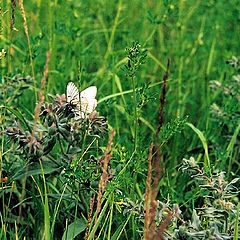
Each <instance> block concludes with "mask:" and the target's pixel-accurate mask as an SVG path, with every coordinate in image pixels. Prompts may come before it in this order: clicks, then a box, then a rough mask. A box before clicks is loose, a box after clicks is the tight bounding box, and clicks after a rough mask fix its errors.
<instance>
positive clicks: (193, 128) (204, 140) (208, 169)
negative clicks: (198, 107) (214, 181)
mask: <svg viewBox="0 0 240 240" xmlns="http://www.w3.org/2000/svg"><path fill="white" fill-rule="evenodd" d="M186 124H187V125H188V126H189V127H190V128H191V129H192V130H193V131H194V132H195V133H196V134H197V135H198V137H199V139H200V140H201V142H202V145H203V149H204V151H205V160H204V168H205V169H206V170H207V171H208V172H210V171H211V168H210V167H211V166H210V159H209V155H208V144H207V140H206V138H205V136H204V134H203V132H201V131H200V130H199V129H198V128H196V127H194V126H193V125H192V124H191V123H186Z"/></svg>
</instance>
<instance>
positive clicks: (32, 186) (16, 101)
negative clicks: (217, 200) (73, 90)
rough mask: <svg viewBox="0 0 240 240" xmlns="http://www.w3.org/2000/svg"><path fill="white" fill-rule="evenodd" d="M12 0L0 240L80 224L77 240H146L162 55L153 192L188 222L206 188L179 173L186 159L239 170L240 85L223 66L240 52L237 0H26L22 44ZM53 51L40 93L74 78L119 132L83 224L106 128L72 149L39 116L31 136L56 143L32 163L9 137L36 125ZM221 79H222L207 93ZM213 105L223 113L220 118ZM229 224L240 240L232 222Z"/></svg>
mask: <svg viewBox="0 0 240 240" xmlns="http://www.w3.org/2000/svg"><path fill="white" fill-rule="evenodd" d="M14 2H15V1H10V0H3V1H0V6H1V15H0V17H1V21H0V27H1V31H0V50H1V49H2V48H3V49H5V51H6V56H3V57H2V58H1V60H0V71H1V74H0V76H1V81H0V124H1V130H0V132H1V135H0V140H1V149H0V178H1V179H2V178H4V177H8V182H7V183H5V182H4V181H3V180H1V182H0V209H1V212H0V239H24V237H25V238H26V239H33V238H34V239H71V236H70V235H71V234H73V235H74V236H75V233H76V232H77V233H78V236H77V237H76V238H75V239H83V238H84V235H85V232H86V229H88V231H89V236H88V238H87V239H94V238H95V239H140V238H141V237H142V236H143V225H144V224H143V223H144V220H143V219H144V212H143V208H142V206H143V205H144V204H143V202H144V194H145V188H146V179H147V170H148V169H147V168H148V163H147V159H148V151H149V145H150V143H151V142H152V141H154V140H155V131H156V128H157V125H158V122H157V114H158V109H159V96H160V92H161V86H162V79H163V74H164V72H165V71H166V65H167V61H168V59H170V62H171V64H170V73H169V77H168V79H167V95H166V103H165V106H164V126H163V128H162V129H161V131H160V137H159V138H158V141H159V143H160V145H161V153H162V156H161V170H162V171H161V179H160V181H159V184H158V191H159V192H158V196H157V199H158V200H159V201H160V202H164V203H167V204H168V206H169V209H173V204H178V205H179V206H180V209H182V213H183V215H182V216H181V217H182V218H183V219H185V220H189V219H190V218H191V216H192V213H193V212H194V211H193V209H195V208H198V207H202V206H203V196H204V194H205V192H202V191H201V189H200V188H198V187H196V188H195V186H196V184H197V183H196V182H197V181H196V179H195V178H189V177H188V176H187V175H186V174H183V173H182V172H181V171H180V170H179V167H180V165H181V164H182V163H183V160H182V159H183V158H186V159H189V158H190V157H191V156H192V157H194V158H195V160H196V162H197V163H198V164H199V165H200V166H201V167H203V169H204V170H205V171H206V172H207V173H209V177H210V176H214V173H215V172H216V171H217V170H219V171H224V172H226V178H227V180H228V181H231V180H232V179H233V178H235V177H236V176H239V174H240V164H239V126H240V125H239V124H240V122H239V112H240V109H239V106H240V104H239V94H240V93H239V90H238V89H239V88H238V87H235V85H234V84H237V83H235V82H234V81H233V76H237V74H239V73H238V72H237V69H234V68H232V67H231V66H229V65H227V64H226V60H228V59H231V58H232V56H238V55H239V52H240V45H239V38H240V24H239V23H240V5H239V1H238V0H231V1H215V0H209V1H201V0H198V1H193V0H188V1H184V0H180V1H174V0H161V1H139V0H133V1H130V2H129V1H125V0H118V1H106V0H95V1H74V0H68V1H60V0H55V1H50V0H49V1H47V0H45V1H41V0H37V1H33V0H28V1H24V9H25V14H26V21H27V26H28V34H29V41H28V37H27V36H26V28H24V20H23V16H22V15H23V13H22V12H21V10H20V9H21V8H20V6H19V3H18V1H17V3H16V7H14ZM11 24H12V25H11ZM10 26H12V27H13V28H12V29H11V27H10ZM136 41H137V42H139V43H140V45H141V47H140V52H141V53H144V52H145V50H147V57H146V58H144V59H142V60H141V61H142V63H141V64H139V63H137V64H136V66H135V67H136V68H134V69H132V70H134V71H135V72H134V74H132V72H131V71H132V70H129V69H128V68H126V66H128V56H129V48H130V47H131V46H132V44H133V42H136ZM48 51H51V58H50V62H49V66H48V77H47V82H46V85H45V89H44V96H45V99H44V101H45V102H48V103H52V101H53V100H52V99H53V98H52V96H55V95H56V94H59V95H61V94H63V93H65V92H66V85H67V83H68V82H69V81H73V82H74V83H75V84H76V85H77V86H78V87H79V89H85V88H87V87H88V86H90V85H96V86H97V88H98V93H97V99H98V106H97V111H98V112H99V114H100V116H104V117H106V118H107V121H108V129H109V130H111V129H114V130H115V132H116V134H115V137H114V139H113V145H112V157H111V160H110V163H109V167H108V169H109V172H110V173H109V174H110V178H109V181H108V184H107V186H106V189H105V191H104V193H103V196H102V199H101V205H102V206H101V211H100V213H99V215H98V217H96V215H95V211H96V202H95V205H94V206H93V213H92V216H91V218H92V219H91V220H92V221H91V222H90V223H89V225H88V218H89V216H88V214H89V212H90V200H91V198H92V197H93V196H94V195H95V197H96V196H97V193H98V184H99V180H100V176H101V173H102V168H101V166H100V162H101V160H100V159H101V157H102V156H103V155H104V151H105V149H106V146H107V143H108V133H105V134H102V135H99V136H100V137H99V136H89V135H88V133H87V129H86V128H87V127H84V129H83V130H82V132H80V133H79V136H81V137H82V138H83V139H84V140H83V141H80V143H79V145H78V148H79V149H80V151H78V152H77V151H76V152H74V153H71V152H69V151H68V150H69V149H67V148H68V146H70V145H68V144H70V141H69V140H68V141H69V142H68V141H67V140H66V139H64V138H61V139H60V138H56V139H55V138H54V137H53V136H55V135H54V134H55V132H51V131H52V130H51V129H50V128H48V127H47V126H45V125H44V124H40V122H41V121H40V120H39V121H38V123H39V125H38V128H39V129H37V132H38V131H39V132H41V134H43V135H44V134H46V136H47V137H48V138H47V140H46V141H47V143H48V144H49V145H51V144H53V141H55V140H56V142H57V143H56V145H54V144H53V145H54V147H53V149H52V150H50V151H51V152H50V153H49V154H48V155H47V158H46V159H45V158H43V159H42V158H41V157H39V158H38V159H35V160H34V161H33V160H31V161H33V162H31V161H30V162H29V159H27V157H26V155H27V152H26V155H17V154H16V151H17V146H18V145H17V144H16V143H15V144H14V143H13V142H10V141H9V137H8V136H7V135H6V134H5V133H6V130H7V129H8V128H9V127H13V126H17V127H19V126H21V128H22V129H23V130H24V131H26V132H29V133H30V132H31V129H32V128H33V125H34V114H35V107H36V100H37V97H38V93H39V91H40V89H41V79H42V78H43V75H44V66H45V63H46V54H47V52H48ZM136 59H137V60H139V59H138V58H136ZM133 62H134V61H133ZM238 64H239V63H238ZM131 74H132V75H131ZM14 76H17V77H15V79H14ZM27 76H29V77H27ZM22 77H24V78H26V79H24V81H23V80H21V78H22ZM216 80H217V81H218V82H219V83H220V84H221V85H222V86H221V87H220V86H219V87H217V88H214V90H213V89H212V88H211V85H212V82H213V81H216ZM236 82H237V81H236ZM238 84H239V83H238ZM214 103H215V104H217V106H219V109H220V110H221V111H222V112H223V113H224V114H222V115H221V114H220V113H219V112H218V113H217V114H215V113H216V108H215V110H214V109H213V108H214V107H213V104H214ZM16 122H18V125H17V124H16ZM61 124H63V123H62V122H61ZM61 124H60V125H59V126H58V130H59V129H60V128H61V127H62V125H61ZM61 130H62V131H64V129H63V128H61ZM109 132H110V131H109ZM41 134H40V135H41ZM47 143H46V144H47ZM66 149H67V150H66ZM74 151H75V149H74ZM91 155H92V156H93V157H94V161H93V162H91V161H90V159H91ZM27 156H28V155H27ZM69 156H71V159H72V160H71V162H70V160H69V159H70V157H69ZM153 157H154V156H153ZM45 160H47V161H45ZM29 163H31V164H30V165H29ZM64 164H65V165H64ZM65 166H68V167H66V168H65ZM79 166H81V167H79ZM65 175H67V178H66V177H65ZM237 184H238V183H237ZM237 186H238V187H239V185H237ZM204 191H205V190H204ZM96 200H97V197H96V199H95V201H96ZM229 201H231V202H233V203H234V206H235V208H234V209H235V210H236V212H235V213H236V215H237V216H238V217H239V204H238V201H239V199H238V198H237V197H234V196H232V198H230V200H229ZM237 205H238V207H237ZM141 211H142V212H141ZM164 216H165V217H166V215H164ZM231 216H232V215H229V219H228V220H229V222H231V221H232V219H231ZM162 220H163V219H162ZM159 221H160V222H161V220H159ZM157 222H158V220H157ZM74 223H76V224H74ZM207 224H208V223H207V222H206V223H204V224H203V225H204V226H206V225H207ZM75 225H76V226H75ZM233 226H235V227H234V239H237V237H238V228H239V227H238V224H237V223H234V224H233ZM174 227H175V228H174ZM174 229H177V226H176V225H174V224H173V223H172V224H169V229H168V231H169V233H170V232H171V231H172V232H173V231H174ZM225 230H226V229H225ZM69 231H70V232H69ZM75 231H76V232H75ZM222 231H223V232H224V230H222ZM63 236H64V237H63ZM62 237H63V238H62Z"/></svg>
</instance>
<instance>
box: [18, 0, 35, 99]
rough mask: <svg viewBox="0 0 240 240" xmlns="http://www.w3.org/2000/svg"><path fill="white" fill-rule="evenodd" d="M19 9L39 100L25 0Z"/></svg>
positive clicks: (20, 2)
mask: <svg viewBox="0 0 240 240" xmlns="http://www.w3.org/2000/svg"><path fill="white" fill-rule="evenodd" d="M19 8H20V11H21V15H22V18H23V26H24V31H25V34H26V37H27V43H28V52H29V58H30V65H31V70H32V78H33V84H34V92H35V98H36V100H37V81H36V78H35V71H34V64H33V55H32V48H31V43H30V37H29V31H28V25H27V18H26V12H25V9H24V4H23V0H19Z"/></svg>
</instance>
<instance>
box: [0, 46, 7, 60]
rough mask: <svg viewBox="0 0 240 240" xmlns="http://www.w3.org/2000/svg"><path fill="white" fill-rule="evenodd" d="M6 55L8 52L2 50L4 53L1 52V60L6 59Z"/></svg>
mask: <svg viewBox="0 0 240 240" xmlns="http://www.w3.org/2000/svg"><path fill="white" fill-rule="evenodd" d="M5 55H6V51H5V50H4V49H3V48H2V51H1V52H0V59H2V58H4V57H5Z"/></svg>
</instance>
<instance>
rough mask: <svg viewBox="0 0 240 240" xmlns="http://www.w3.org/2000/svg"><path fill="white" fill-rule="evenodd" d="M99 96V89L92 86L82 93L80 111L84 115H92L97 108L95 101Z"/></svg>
mask: <svg viewBox="0 0 240 240" xmlns="http://www.w3.org/2000/svg"><path fill="white" fill-rule="evenodd" d="M96 94H97V87H96V86H91V87H88V88H86V89H85V90H83V91H82V92H81V93H80V111H81V112H83V113H87V114H89V113H92V112H93V111H94V109H95V108H96V106H97V100H96V99H95V97H96Z"/></svg>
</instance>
